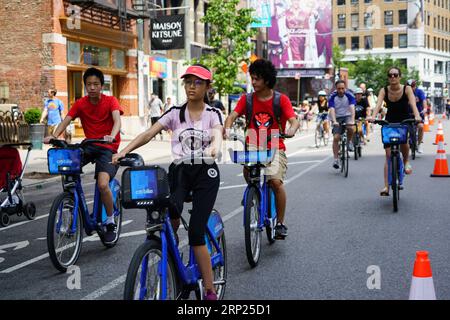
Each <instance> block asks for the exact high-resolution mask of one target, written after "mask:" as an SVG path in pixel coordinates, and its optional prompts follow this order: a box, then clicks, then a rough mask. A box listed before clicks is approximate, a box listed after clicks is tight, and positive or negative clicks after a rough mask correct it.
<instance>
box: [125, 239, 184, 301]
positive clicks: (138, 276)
mask: <svg viewBox="0 0 450 320" xmlns="http://www.w3.org/2000/svg"><path fill="white" fill-rule="evenodd" d="M167 261H168V263H167V279H166V285H167V292H166V297H165V298H166V299H167V300H176V299H177V297H178V293H179V286H178V279H177V275H176V269H175V266H174V263H173V260H172V256H171V255H170V254H169V256H168V257H167ZM161 263H162V247H161V242H160V241H158V240H156V239H151V240H147V241H145V242H144V243H143V244H141V245H140V246H139V248H138V249H137V250H136V252H135V253H134V255H133V258H132V259H131V262H130V266H129V267H128V272H127V278H126V280H125V290H124V294H123V297H124V299H125V300H162V299H163V296H162V282H163V279H162V278H161V277H162V275H161Z"/></svg>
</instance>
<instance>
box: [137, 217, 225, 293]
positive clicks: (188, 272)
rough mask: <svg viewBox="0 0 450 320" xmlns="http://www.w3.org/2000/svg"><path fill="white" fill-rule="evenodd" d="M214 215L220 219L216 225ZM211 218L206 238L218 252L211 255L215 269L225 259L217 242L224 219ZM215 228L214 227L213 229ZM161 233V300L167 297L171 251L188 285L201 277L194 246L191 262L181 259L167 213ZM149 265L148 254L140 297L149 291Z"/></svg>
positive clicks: (149, 237) (144, 265) (180, 273)
mask: <svg viewBox="0 0 450 320" xmlns="http://www.w3.org/2000/svg"><path fill="white" fill-rule="evenodd" d="M212 217H214V218H216V219H219V220H218V221H217V222H216V223H215V224H214V227H213V226H211V225H210V221H211V219H212ZM209 219H210V220H209V221H208V225H207V228H206V234H205V240H206V246H207V247H208V250H209V251H210V252H211V249H212V247H211V242H212V244H213V245H214V248H215V249H216V252H215V253H214V254H213V255H212V256H211V265H212V268H213V269H214V268H215V267H217V266H219V265H222V266H223V265H224V264H225V261H224V258H223V254H222V251H221V249H220V246H219V243H218V242H217V240H216V239H217V237H216V236H214V234H216V235H217V236H221V235H222V232H224V231H223V221H222V219H221V218H220V216H219V215H211V216H210V218H209ZM217 225H221V229H220V230H216V228H217ZM213 228H214V229H213ZM160 232H161V235H160V239H161V251H162V252H161V255H162V257H161V262H160V263H159V265H158V273H159V275H160V277H161V279H162V284H161V300H166V299H167V281H166V279H167V265H168V254H169V253H170V254H171V255H172V257H173V259H174V263H175V268H176V269H177V271H178V276H179V277H180V279H181V282H182V283H183V284H186V285H194V284H196V283H197V281H198V280H199V279H201V273H200V271H199V269H198V265H197V262H196V261H195V256H194V250H193V249H192V247H190V249H189V262H188V264H187V265H184V263H183V260H182V259H181V254H180V250H179V249H178V245H177V242H176V239H175V233H174V231H173V228H172V224H171V223H170V218H169V215H168V214H166V216H165V218H164V223H163V224H162V228H161V230H160ZM151 238H152V237H151V236H148V237H147V241H149V240H151ZM147 266H148V256H146V257H145V258H144V260H143V261H142V272H141V278H140V287H141V291H140V293H139V299H140V300H142V299H144V297H145V295H146V293H147V287H146V276H147Z"/></svg>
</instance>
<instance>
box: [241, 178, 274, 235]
mask: <svg viewBox="0 0 450 320" xmlns="http://www.w3.org/2000/svg"><path fill="white" fill-rule="evenodd" d="M250 188H255V189H256V190H257V191H258V196H259V199H260V201H259V208H258V210H259V211H258V212H260V213H261V214H260V215H259V221H258V229H260V230H262V229H263V228H264V227H265V226H267V225H270V226H271V227H272V228H274V227H275V218H276V214H274V213H275V212H272V211H273V210H272V206H271V205H269V191H272V190H271V189H270V187H269V184H268V182H267V181H266V176H264V181H263V183H262V186H261V185H260V184H259V183H249V185H248V186H247V188H246V189H245V192H244V204H245V203H247V196H248V192H249V190H250ZM272 192H273V191H272ZM271 200H272V201H275V199H271ZM270 204H272V203H270ZM270 215H272V216H270ZM245 223H246V221H245V215H244V217H243V225H244V227H245Z"/></svg>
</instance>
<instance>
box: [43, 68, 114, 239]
mask: <svg viewBox="0 0 450 320" xmlns="http://www.w3.org/2000/svg"><path fill="white" fill-rule="evenodd" d="M83 82H84V85H85V87H86V90H87V92H88V95H87V96H85V97H83V98H81V99H79V100H77V101H76V102H75V103H74V104H73V105H72V106H71V108H70V110H69V112H68V114H67V116H66V117H65V118H64V120H63V121H62V122H61V123H60V124H59V125H58V127H57V128H56V129H55V131H54V132H53V134H52V135H50V136H47V137H45V138H44V143H49V142H50V140H52V139H57V137H59V135H61V133H63V132H64V131H65V130H66V128H67V126H68V125H69V124H70V122H71V121H72V120H73V119H75V118H77V117H79V118H80V120H81V125H82V126H83V130H84V134H85V136H86V138H87V139H104V140H106V141H108V142H110V143H109V144H91V145H88V146H87V147H85V148H84V153H83V159H84V161H83V165H85V164H88V163H89V162H91V161H95V178H96V180H97V186H98V189H99V191H100V195H101V200H102V203H103V205H104V206H105V208H106V214H107V216H108V220H107V222H106V232H105V235H104V238H105V243H110V242H112V241H114V239H115V237H116V232H117V226H116V224H115V222H114V215H113V213H114V212H113V211H114V209H113V208H114V201H113V196H112V192H111V190H110V188H109V182H110V181H111V180H112V179H113V178H114V176H115V175H116V173H117V169H118V166H117V165H113V164H112V163H111V160H112V155H113V154H114V153H117V149H118V148H119V144H120V126H121V121H120V115H121V114H123V110H122V107H121V106H120V104H119V101H117V99H116V98H115V97H113V96H106V95H104V94H102V88H103V85H104V83H105V78H104V75H103V73H102V72H101V71H100V70H98V69H96V68H89V69H87V70H86V72H85V73H84V75H83Z"/></svg>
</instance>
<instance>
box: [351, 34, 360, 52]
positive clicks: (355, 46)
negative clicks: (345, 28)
mask: <svg viewBox="0 0 450 320" xmlns="http://www.w3.org/2000/svg"><path fill="white" fill-rule="evenodd" d="M352 50H359V37H352Z"/></svg>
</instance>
